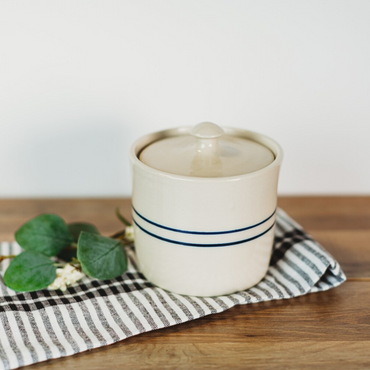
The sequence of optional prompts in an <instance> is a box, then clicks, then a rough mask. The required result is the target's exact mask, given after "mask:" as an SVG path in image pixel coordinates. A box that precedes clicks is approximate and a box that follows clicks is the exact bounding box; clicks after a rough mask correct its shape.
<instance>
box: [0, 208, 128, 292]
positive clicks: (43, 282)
mask: <svg viewBox="0 0 370 370" xmlns="http://www.w3.org/2000/svg"><path fill="white" fill-rule="evenodd" d="M115 213H116V216H117V217H118V219H119V220H120V221H121V222H122V223H123V224H124V225H125V228H124V230H121V231H118V232H117V233H115V234H113V235H112V236H111V237H104V236H102V235H100V233H99V231H98V229H97V228H96V227H95V226H94V225H92V224H90V223H86V222H74V223H69V224H66V223H65V221H64V220H63V219H62V218H61V217H59V216H57V215H53V214H43V215H39V216H37V217H35V218H33V219H32V220H30V221H28V222H26V223H25V224H24V225H22V226H21V227H20V228H19V229H18V230H17V231H16V233H15V239H16V241H17V242H18V244H19V245H20V246H21V247H22V248H23V250H24V252H22V253H20V254H19V255H8V256H0V263H1V262H2V261H3V260H5V259H13V260H12V261H11V263H10V264H9V267H8V268H7V270H6V271H5V274H4V283H5V285H7V286H8V287H9V288H11V289H13V290H15V291H18V292H31V291H35V290H39V289H45V288H49V289H61V290H65V289H67V286H68V285H71V284H73V283H74V282H76V281H78V280H79V279H81V278H82V277H83V276H84V274H86V275H88V276H90V277H93V278H96V279H102V280H110V279H114V278H116V277H117V276H120V275H122V274H123V273H124V272H125V271H126V270H127V264H128V261H127V256H126V252H125V247H126V246H129V245H132V243H133V240H134V229H133V227H132V225H131V224H130V222H129V221H128V220H126V218H125V217H123V216H122V214H121V213H120V212H119V208H118V207H117V208H116V210H115ZM50 257H52V258H50ZM54 257H57V260H55V258H54Z"/></svg>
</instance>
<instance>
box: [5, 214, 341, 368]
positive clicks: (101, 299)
mask: <svg viewBox="0 0 370 370" xmlns="http://www.w3.org/2000/svg"><path fill="white" fill-rule="evenodd" d="M275 234H276V236H275V245H274V251H273V254H272V257H271V263H270V267H269V270H268V272H267V275H266V276H265V278H264V279H263V280H262V281H261V282H260V283H259V284H257V285H256V286H255V287H253V288H251V289H248V290H245V291H242V292H237V293H235V294H231V295H227V296H218V297H213V298H199V297H190V296H182V295H179V294H174V293H170V292H167V291H164V290H163V289H160V288H158V287H156V286H154V285H152V284H151V283H150V282H148V281H147V280H145V277H144V276H143V275H142V274H141V273H140V272H139V271H138V270H137V269H136V267H135V266H136V262H135V255H134V251H133V249H131V250H129V259H130V267H129V271H128V272H127V273H126V274H124V275H123V276H122V277H119V278H118V279H114V280H110V281H98V280H94V279H89V278H84V280H81V281H80V282H79V283H76V284H75V285H74V286H71V287H69V288H68V290H67V291H65V292H61V291H49V290H42V291H38V292H32V293H22V294H20V293H16V292H14V291H12V290H10V289H8V288H7V287H6V286H5V285H4V283H3V279H2V276H3V272H4V271H5V269H6V267H7V264H8V263H9V262H8V261H7V260H5V261H4V262H2V264H1V265H0V268H1V274H0V369H15V368H17V367H20V366H25V365H29V364H33V363H36V362H40V361H45V360H48V359H52V358H58V357H63V356H69V355H73V354H75V353H79V352H82V351H86V350H89V349H92V348H97V347H101V346H104V345H107V344H111V343H114V342H117V341H119V340H122V339H125V338H128V337H131V336H133V335H137V334H140V333H144V332H147V331H151V330H156V329H160V328H164V327H167V326H171V325H176V324H181V323H183V322H186V321H190V320H194V319H197V318H200V317H202V316H206V315H210V314H215V313H218V312H222V311H225V310H227V309H229V308H231V307H233V306H235V305H237V304H249V303H257V302H261V301H270V300H275V299H288V298H293V297H298V296H300V295H303V294H307V293H312V292H319V291H324V290H328V289H331V288H333V287H336V286H338V285H339V284H341V283H343V282H344V281H345V280H346V277H345V275H344V273H343V272H342V270H341V268H340V266H339V264H338V262H337V261H335V260H334V258H333V257H332V256H331V255H330V254H329V253H328V252H326V251H325V249H323V248H322V247H321V246H320V245H319V244H318V243H317V242H315V241H314V240H312V238H311V237H310V236H309V235H307V234H306V233H305V232H304V231H303V230H302V228H301V227H300V226H299V225H298V224H297V223H295V222H294V221H293V220H292V219H291V218H290V217H289V216H288V215H287V214H285V213H284V212H283V211H282V210H278V212H277V219H276V229H275ZM20 251H21V250H20V248H19V246H18V245H17V244H16V243H8V242H3V243H1V244H0V253H1V254H17V253H19V252H20Z"/></svg>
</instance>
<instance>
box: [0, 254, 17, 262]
mask: <svg viewBox="0 0 370 370" xmlns="http://www.w3.org/2000/svg"><path fill="white" fill-rule="evenodd" d="M15 257H17V256H16V255H14V254H10V255H8V256H0V263H1V262H2V261H4V260H6V259H7V258H15Z"/></svg>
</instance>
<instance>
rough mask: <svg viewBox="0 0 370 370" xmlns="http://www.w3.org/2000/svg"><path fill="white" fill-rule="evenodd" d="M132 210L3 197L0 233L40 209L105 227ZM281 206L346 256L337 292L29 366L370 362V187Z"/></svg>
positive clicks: (347, 365)
mask: <svg viewBox="0 0 370 370" xmlns="http://www.w3.org/2000/svg"><path fill="white" fill-rule="evenodd" d="M116 206H119V207H120V209H121V212H122V213H123V214H124V215H125V216H126V217H127V218H130V200H128V199H58V200H54V199H42V200H12V199H7V200H0V238H1V240H14V231H15V230H16V229H17V228H18V227H19V226H20V225H21V224H22V223H23V222H25V221H27V220H28V219H30V218H32V217H34V216H36V215H38V214H40V213H57V214H59V215H61V216H62V217H63V218H65V220H66V221H67V222H72V221H89V222H92V223H94V224H95V225H96V226H97V227H98V228H99V229H100V230H101V232H102V233H103V234H106V235H110V234H112V233H114V232H115V231H118V230H119V229H120V228H121V224H120V222H119V221H118V220H116V218H115V215H114V209H115V207H116ZM279 206H280V207H281V208H283V209H284V210H285V211H286V212H288V213H289V214H290V216H292V217H293V218H294V219H295V220H296V221H298V222H299V223H300V224H301V225H302V226H303V227H304V228H305V230H306V231H307V232H309V233H310V234H311V235H312V236H313V237H314V238H315V239H316V240H318V241H319V242H320V243H321V244H322V245H323V246H324V247H325V248H326V249H327V250H328V251H329V252H330V253H331V254H332V255H333V256H334V257H335V258H336V259H337V260H338V261H339V262H340V264H341V266H342V268H343V270H344V272H345V273H346V275H347V277H348V281H347V282H346V283H344V284H343V285H341V286H340V287H338V288H335V289H332V290H330V291H328V292H322V293H315V294H308V295H306V296H303V297H298V298H294V299H289V300H280V301H272V302H262V303H258V304H252V305H247V306H236V307H234V308H232V309H230V310H228V311H226V312H223V313H220V314H216V315H210V316H206V317H204V318H201V319H198V320H194V321H191V322H188V323H184V324H181V325H177V326H173V327H170V328H166V329H161V330H157V331H153V332H150V333H145V334H141V335H139V336H136V337H132V338H129V339H126V340H124V341H121V342H119V343H116V344H113V345H110V346H106V347H103V348H99V349H95V350H92V351H89V352H84V353H80V354H77V355H75V356H70V357H65V358H61V359H56V360H50V361H47V362H43V363H39V364H35V365H32V366H29V367H27V368H29V369H35V370H36V369H76V370H77V369H79V370H80V369H81V368H89V369H126V368H127V369H199V368H208V369H223V368H236V369H313V368H324V367H325V369H370V197H282V198H280V199H279Z"/></svg>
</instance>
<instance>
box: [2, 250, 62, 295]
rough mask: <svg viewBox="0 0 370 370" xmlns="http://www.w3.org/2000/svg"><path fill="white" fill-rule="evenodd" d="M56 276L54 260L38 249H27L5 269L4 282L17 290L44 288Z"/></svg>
mask: <svg viewBox="0 0 370 370" xmlns="http://www.w3.org/2000/svg"><path fill="white" fill-rule="evenodd" d="M55 278H56V267H55V266H54V262H53V261H52V260H51V259H50V258H48V257H46V256H45V255H43V254H42V253H40V252H36V251H25V252H23V253H21V254H19V255H18V256H17V257H15V258H14V260H13V261H12V262H11V263H10V265H9V267H8V268H7V269H6V271H5V275H4V283H5V285H6V286H8V287H9V288H11V289H13V290H15V291H17V292H32V291H34V290H40V289H44V288H46V287H47V286H49V285H50V284H51V283H52V282H53V281H54V280H55Z"/></svg>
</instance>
